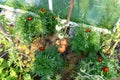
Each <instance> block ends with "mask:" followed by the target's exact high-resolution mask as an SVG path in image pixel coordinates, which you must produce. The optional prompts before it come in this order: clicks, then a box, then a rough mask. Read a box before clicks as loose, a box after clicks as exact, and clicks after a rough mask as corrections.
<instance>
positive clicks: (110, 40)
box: [101, 24, 120, 56]
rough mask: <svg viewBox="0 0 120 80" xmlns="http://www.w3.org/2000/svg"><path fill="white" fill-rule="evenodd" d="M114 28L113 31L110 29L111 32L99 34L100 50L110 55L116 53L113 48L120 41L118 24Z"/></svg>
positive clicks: (119, 26)
mask: <svg viewBox="0 0 120 80" xmlns="http://www.w3.org/2000/svg"><path fill="white" fill-rule="evenodd" d="M114 29H115V32H113V31H111V34H104V33H102V34H101V48H102V52H103V53H105V54H109V55H110V56H112V55H114V54H115V53H117V52H116V49H115V48H116V46H117V45H118V43H119V42H120V25H119V24H118V25H116V26H115V28H114Z"/></svg>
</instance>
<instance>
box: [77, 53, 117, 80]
mask: <svg viewBox="0 0 120 80" xmlns="http://www.w3.org/2000/svg"><path fill="white" fill-rule="evenodd" d="M101 54H102V55H101V56H100V55H99V56H98V55H96V54H94V53H93V54H91V55H89V56H88V57H87V58H85V59H83V60H82V61H80V62H79V64H78V75H77V77H76V78H75V80H112V79H113V78H115V77H116V76H118V75H119V74H118V73H117V69H118V68H119V66H118V64H117V62H118V61H117V60H116V59H112V58H109V57H108V56H106V55H104V54H103V53H101ZM100 57H101V59H102V60H101V61H99V58H100Z"/></svg>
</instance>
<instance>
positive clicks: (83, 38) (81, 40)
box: [70, 27, 100, 53]
mask: <svg viewBox="0 0 120 80" xmlns="http://www.w3.org/2000/svg"><path fill="white" fill-rule="evenodd" d="M86 30H87V28H86V27H78V28H76V31H75V35H74V36H73V37H72V39H71V41H70V44H71V49H72V50H73V51H75V52H76V53H80V51H83V52H84V53H90V52H97V51H98V50H99V49H100V35H99V34H98V32H95V31H93V30H92V28H91V32H86Z"/></svg>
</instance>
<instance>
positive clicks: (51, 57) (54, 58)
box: [34, 46, 63, 80]
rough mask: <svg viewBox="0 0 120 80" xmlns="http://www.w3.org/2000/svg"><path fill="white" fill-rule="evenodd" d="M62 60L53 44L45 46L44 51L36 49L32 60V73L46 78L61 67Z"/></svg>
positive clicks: (44, 79)
mask: <svg viewBox="0 0 120 80" xmlns="http://www.w3.org/2000/svg"><path fill="white" fill-rule="evenodd" d="M62 64H63V60H62V58H61V57H60V54H59V53H58V52H57V51H56V48H55V47H54V46H51V47H50V48H46V49H45V51H37V54H36V60H35V62H34V74H35V75H38V76H41V77H42V79H43V80H46V79H47V77H48V76H53V75H54V74H55V73H56V72H57V71H58V72H59V70H60V69H62Z"/></svg>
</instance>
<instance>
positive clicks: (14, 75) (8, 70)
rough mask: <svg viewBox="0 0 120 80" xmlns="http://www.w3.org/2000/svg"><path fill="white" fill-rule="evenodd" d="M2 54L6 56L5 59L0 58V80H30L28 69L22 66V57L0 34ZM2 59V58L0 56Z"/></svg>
mask: <svg viewBox="0 0 120 80" xmlns="http://www.w3.org/2000/svg"><path fill="white" fill-rule="evenodd" d="M0 37H1V39H0V44H1V45H2V47H1V48H2V49H3V50H2V54H3V55H4V54H6V53H7V54H8V56H4V58H5V57H8V58H7V59H4V58H0V80H32V77H31V75H30V73H29V70H30V68H26V67H24V66H23V62H22V56H20V53H19V51H18V50H17V48H16V47H14V45H12V43H11V42H9V41H8V40H7V39H6V37H5V36H4V35H3V34H0ZM0 57H2V56H0Z"/></svg>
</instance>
